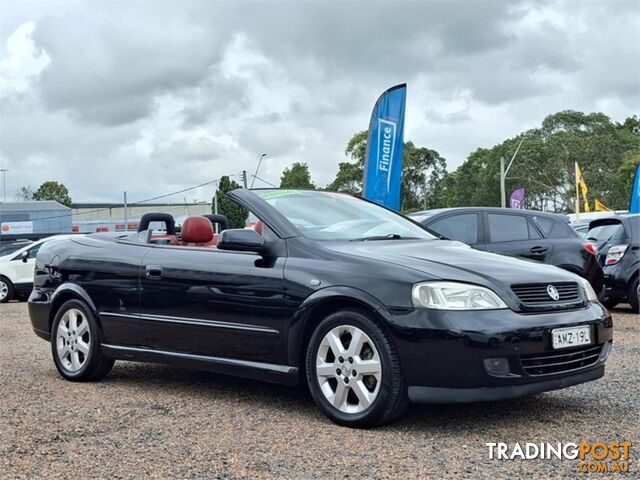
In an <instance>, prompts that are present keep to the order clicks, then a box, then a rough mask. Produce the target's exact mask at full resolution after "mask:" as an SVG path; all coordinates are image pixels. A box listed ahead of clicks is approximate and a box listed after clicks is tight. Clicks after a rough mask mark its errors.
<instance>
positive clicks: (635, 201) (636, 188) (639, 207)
mask: <svg viewBox="0 0 640 480" xmlns="http://www.w3.org/2000/svg"><path fill="white" fill-rule="evenodd" d="M629 213H640V164H638V165H637V166H636V176H635V179H634V180H633V185H632V186H631V200H629Z"/></svg>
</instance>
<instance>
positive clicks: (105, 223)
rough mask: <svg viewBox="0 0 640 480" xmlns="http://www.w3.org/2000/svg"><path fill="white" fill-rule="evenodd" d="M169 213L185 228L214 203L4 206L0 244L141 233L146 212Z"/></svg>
mask: <svg viewBox="0 0 640 480" xmlns="http://www.w3.org/2000/svg"><path fill="white" fill-rule="evenodd" d="M151 212H161V213H169V214H171V215H172V216H173V217H174V218H175V219H176V225H182V222H183V220H184V219H185V218H187V217H189V216H192V215H205V214H209V213H211V203H209V202H198V203H145V204H134V205H129V206H127V208H126V215H125V207H124V205H123V204H122V203H74V204H72V205H71V208H69V207H66V206H64V205H61V204H60V203H58V202H55V201H48V200H47V201H31V202H9V203H0V243H2V242H10V241H14V240H17V239H23V238H27V239H30V240H36V239H39V238H43V237H46V236H49V235H55V234H59V233H72V232H73V233H95V232H107V231H111V232H118V231H124V230H125V216H126V219H127V223H128V229H127V230H134V231H135V230H137V229H138V223H139V221H140V218H141V217H142V215H144V214H145V213H151Z"/></svg>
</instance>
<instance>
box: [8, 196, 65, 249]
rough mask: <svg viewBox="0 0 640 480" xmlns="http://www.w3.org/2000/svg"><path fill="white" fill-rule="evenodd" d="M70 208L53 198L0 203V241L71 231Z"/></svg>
mask: <svg viewBox="0 0 640 480" xmlns="http://www.w3.org/2000/svg"><path fill="white" fill-rule="evenodd" d="M72 225H73V218H72V214H71V209H70V208H69V207H66V206H64V205H62V204H60V203H58V202H55V201H53V200H44V201H37V202H36V201H34V202H7V203H0V241H6V240H15V239H18V238H30V239H34V238H41V237H43V236H47V235H52V234H56V233H69V232H71V231H72Z"/></svg>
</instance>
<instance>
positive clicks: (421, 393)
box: [409, 365, 604, 404]
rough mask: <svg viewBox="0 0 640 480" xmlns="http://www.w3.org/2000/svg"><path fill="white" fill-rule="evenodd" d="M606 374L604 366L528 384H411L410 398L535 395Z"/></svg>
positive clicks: (446, 400)
mask: <svg viewBox="0 0 640 480" xmlns="http://www.w3.org/2000/svg"><path fill="white" fill-rule="evenodd" d="M603 375H604V365H600V366H598V367H597V368H594V369H591V370H588V371H586V372H582V373H580V374H578V375H572V376H570V377H563V378H555V379H552V380H545V381H542V382H536V383H529V384H525V385H510V386H504V387H481V388H439V387H409V400H411V401H412V402H413V403H431V404H440V403H442V404H454V403H471V402H491V401H496V400H506V399H509V398H517V397H524V396H526V395H535V394H536V393H542V392H548V391H550V390H558V389H561V388H566V387H571V386H573V385H579V384H581V383H585V382H591V381H593V380H597V379H598V378H601V377H602V376H603Z"/></svg>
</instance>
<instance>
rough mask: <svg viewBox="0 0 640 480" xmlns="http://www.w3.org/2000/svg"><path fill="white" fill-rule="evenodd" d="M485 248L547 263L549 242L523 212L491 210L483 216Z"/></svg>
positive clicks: (549, 248) (550, 247)
mask: <svg viewBox="0 0 640 480" xmlns="http://www.w3.org/2000/svg"><path fill="white" fill-rule="evenodd" d="M485 219H486V220H485V221H486V231H487V241H486V246H485V250H487V251H489V252H493V253H499V254H501V255H509V256H513V257H522V258H528V259H530V260H536V261H538V262H543V263H547V262H548V259H549V256H550V254H551V249H552V245H551V242H550V241H549V240H547V239H545V238H544V237H543V236H542V235H541V233H540V231H539V230H538V229H537V228H536V227H535V225H533V223H532V222H531V221H530V220H529V218H528V217H527V215H525V214H512V213H498V212H491V213H487V214H486V216H485Z"/></svg>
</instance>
